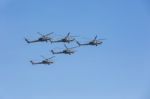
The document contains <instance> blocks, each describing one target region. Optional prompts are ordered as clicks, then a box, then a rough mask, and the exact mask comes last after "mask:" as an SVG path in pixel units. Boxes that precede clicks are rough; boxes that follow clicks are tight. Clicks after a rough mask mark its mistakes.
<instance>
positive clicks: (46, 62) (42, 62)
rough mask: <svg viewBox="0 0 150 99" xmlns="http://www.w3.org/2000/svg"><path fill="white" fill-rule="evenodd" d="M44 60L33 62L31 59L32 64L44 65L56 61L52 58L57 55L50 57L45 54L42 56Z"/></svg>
mask: <svg viewBox="0 0 150 99" xmlns="http://www.w3.org/2000/svg"><path fill="white" fill-rule="evenodd" d="M41 57H42V58H43V59H44V60H42V61H41V62H33V61H32V60H31V61H30V62H31V64H32V65H36V64H44V65H51V64H53V63H54V62H53V61H52V60H51V59H52V58H54V57H55V56H52V57H50V58H45V57H43V56H41Z"/></svg>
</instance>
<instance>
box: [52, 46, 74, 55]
mask: <svg viewBox="0 0 150 99" xmlns="http://www.w3.org/2000/svg"><path fill="white" fill-rule="evenodd" d="M64 46H65V48H66V49H64V50H62V51H60V52H54V50H51V52H52V54H68V55H71V54H74V53H75V51H74V50H73V49H74V48H77V47H72V48H68V47H67V46H66V45H65V44H64Z"/></svg>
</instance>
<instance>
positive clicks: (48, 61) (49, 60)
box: [25, 32, 104, 65]
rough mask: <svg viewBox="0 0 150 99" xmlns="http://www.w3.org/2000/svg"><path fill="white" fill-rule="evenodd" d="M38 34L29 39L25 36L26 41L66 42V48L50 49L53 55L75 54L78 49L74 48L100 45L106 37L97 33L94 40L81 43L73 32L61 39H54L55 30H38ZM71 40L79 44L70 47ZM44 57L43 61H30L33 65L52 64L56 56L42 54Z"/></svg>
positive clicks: (29, 42)
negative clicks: (100, 36)
mask: <svg viewBox="0 0 150 99" xmlns="http://www.w3.org/2000/svg"><path fill="white" fill-rule="evenodd" d="M37 34H39V35H40V37H39V38H37V39H35V40H29V39H27V38H25V41H26V42H27V43H28V44H31V43H38V42H46V43H48V42H50V43H51V44H53V43H64V49H63V50H61V51H55V50H53V49H52V50H50V52H51V53H52V54H53V55H56V54H66V55H72V54H74V53H75V52H76V51H75V50H74V49H75V48H78V47H81V46H88V45H90V46H98V45H101V44H102V43H103V40H104V39H97V38H98V36H97V35H96V36H95V37H94V38H93V39H92V40H89V41H88V42H86V43H80V42H79V41H78V40H77V39H76V38H75V37H77V36H71V33H70V32H69V33H67V35H66V36H63V37H61V38H60V39H58V40H53V39H54V38H53V37H52V36H51V35H52V34H54V32H51V33H48V34H41V33H40V32H37ZM71 42H75V43H76V44H77V46H74V47H71V48H68V47H67V45H66V44H69V43H71ZM41 57H42V58H43V60H42V61H39V62H34V61H33V60H31V61H30V63H31V64H32V65H37V64H44V65H51V64H53V63H54V61H53V60H52V58H54V57H55V56H52V57H50V58H45V57H44V56H41Z"/></svg>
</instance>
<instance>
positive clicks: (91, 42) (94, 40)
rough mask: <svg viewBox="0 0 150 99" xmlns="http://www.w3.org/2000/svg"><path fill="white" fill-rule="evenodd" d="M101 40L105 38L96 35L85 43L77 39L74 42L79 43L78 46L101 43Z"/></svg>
mask: <svg viewBox="0 0 150 99" xmlns="http://www.w3.org/2000/svg"><path fill="white" fill-rule="evenodd" d="M102 40H105V39H97V35H96V36H95V37H94V39H93V40H91V41H89V42H87V43H82V44H81V43H80V42H79V41H76V43H77V44H78V45H79V46H83V45H92V46H98V45H101V44H102V43H103V42H102Z"/></svg>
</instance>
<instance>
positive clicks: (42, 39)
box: [25, 32, 53, 43]
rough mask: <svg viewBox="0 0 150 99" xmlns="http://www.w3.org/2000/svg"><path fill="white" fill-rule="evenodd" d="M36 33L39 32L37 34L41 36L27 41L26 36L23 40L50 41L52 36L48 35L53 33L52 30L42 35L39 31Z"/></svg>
mask: <svg viewBox="0 0 150 99" xmlns="http://www.w3.org/2000/svg"><path fill="white" fill-rule="evenodd" d="M37 34H39V35H40V36H41V37H40V38H38V39H37V40H33V41H29V40H28V39H27V38H25V41H26V42H27V43H35V42H48V41H51V39H52V38H51V37H49V35H51V34H53V32H51V33H48V34H45V35H43V34H41V33H39V32H37Z"/></svg>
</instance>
